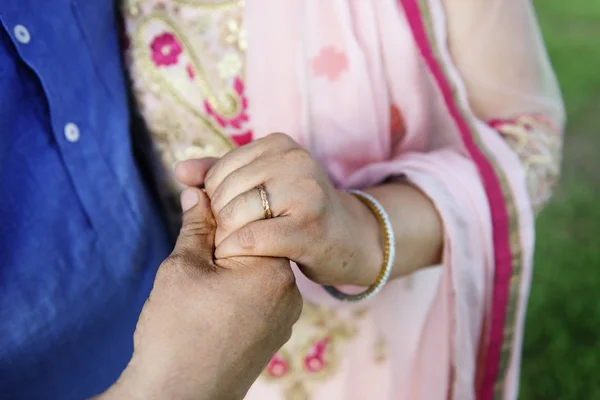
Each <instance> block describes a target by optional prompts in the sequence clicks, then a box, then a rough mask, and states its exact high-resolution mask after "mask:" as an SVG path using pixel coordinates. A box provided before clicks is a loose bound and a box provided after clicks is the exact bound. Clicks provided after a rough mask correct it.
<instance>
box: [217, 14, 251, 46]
mask: <svg viewBox="0 0 600 400" xmlns="http://www.w3.org/2000/svg"><path fill="white" fill-rule="evenodd" d="M223 39H224V41H225V43H227V44H229V45H235V46H237V47H238V48H239V49H240V50H241V51H245V50H246V47H247V42H246V31H245V30H244V28H243V26H242V22H241V21H240V19H239V18H234V19H230V20H229V21H227V24H225V29H224V34H223Z"/></svg>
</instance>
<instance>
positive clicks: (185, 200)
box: [181, 188, 199, 212]
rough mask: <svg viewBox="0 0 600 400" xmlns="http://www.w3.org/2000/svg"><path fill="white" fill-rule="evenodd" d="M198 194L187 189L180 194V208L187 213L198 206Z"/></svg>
mask: <svg viewBox="0 0 600 400" xmlns="http://www.w3.org/2000/svg"><path fill="white" fill-rule="evenodd" d="M198 200H199V198H198V193H197V192H196V190H194V189H191V188H188V189H185V190H184V191H183V192H181V208H182V209H183V211H184V212H185V211H187V210H189V209H190V208H192V207H194V206H195V205H196V204H198Z"/></svg>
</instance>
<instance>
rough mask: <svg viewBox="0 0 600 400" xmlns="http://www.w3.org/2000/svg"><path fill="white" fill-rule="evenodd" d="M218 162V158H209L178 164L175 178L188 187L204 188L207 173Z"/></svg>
mask: <svg viewBox="0 0 600 400" xmlns="http://www.w3.org/2000/svg"><path fill="white" fill-rule="evenodd" d="M217 161H219V159H218V158H213V157H208V158H200V159H194V160H187V161H182V162H180V163H177V165H176V166H175V178H176V179H177V180H178V181H179V182H180V183H182V184H184V185H186V186H203V185H204V178H205V177H206V173H207V172H208V170H210V168H211V167H212V166H213V165H215V163H216V162H217Z"/></svg>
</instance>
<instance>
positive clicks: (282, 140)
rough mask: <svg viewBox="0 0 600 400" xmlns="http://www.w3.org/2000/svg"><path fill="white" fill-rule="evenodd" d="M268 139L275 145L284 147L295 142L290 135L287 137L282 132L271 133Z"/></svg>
mask: <svg viewBox="0 0 600 400" xmlns="http://www.w3.org/2000/svg"><path fill="white" fill-rule="evenodd" d="M267 139H268V140H269V141H271V142H273V143H277V144H282V145H285V144H288V143H290V142H293V140H292V138H291V137H289V136H288V135H286V134H285V133H282V132H274V133H271V134H270V135H269V136H267Z"/></svg>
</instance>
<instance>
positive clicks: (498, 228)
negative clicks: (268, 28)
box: [399, 0, 513, 400]
mask: <svg viewBox="0 0 600 400" xmlns="http://www.w3.org/2000/svg"><path fill="white" fill-rule="evenodd" d="M418 1H419V0H399V3H400V4H401V6H402V7H403V8H404V10H405V12H406V16H407V19H408V22H409V24H410V26H411V29H412V32H413V35H414V38H415V40H416V42H417V45H418V46H419V49H420V51H421V54H422V56H423V58H424V60H425V62H426V63H427V65H428V67H429V70H430V71H431V73H432V75H433V77H434V78H435V81H436V83H437V84H438V86H439V88H440V90H441V93H442V95H443V97H444V101H445V103H446V107H447V108H448V111H449V112H450V115H451V116H452V118H453V119H454V121H455V123H456V125H457V127H458V129H459V131H460V134H461V137H462V140H463V143H464V145H465V147H466V149H467V151H468V152H469V154H470V156H471V159H472V160H473V162H475V164H476V166H477V168H478V170H479V174H480V175H481V179H482V180H483V185H484V188H485V192H486V195H487V199H488V202H489V205H490V211H491V215H492V224H493V225H492V235H493V240H494V262H495V268H494V289H493V294H492V310H491V320H490V321H489V322H490V329H489V334H490V337H489V341H488V346H487V352H486V354H487V355H486V358H485V360H486V363H485V365H484V368H485V371H484V374H483V381H482V383H481V387H479V388H478V389H477V390H478V396H477V398H478V399H480V400H489V399H493V396H494V384H495V382H496V379H497V376H498V370H499V367H500V357H501V350H502V344H503V340H504V325H505V322H506V311H507V306H508V297H509V289H510V277H511V274H512V269H513V266H512V251H511V248H510V229H509V223H508V211H507V206H506V203H505V200H504V193H503V191H502V186H501V184H500V179H499V177H498V175H496V172H495V171H494V168H493V166H492V163H491V162H490V160H488V159H487V157H486V156H485V155H484V154H483V152H482V150H481V149H480V148H479V147H478V146H477V144H476V143H475V140H474V137H473V134H474V133H473V132H472V131H471V129H470V127H469V124H468V123H467V121H466V120H465V118H464V117H463V115H462V114H461V112H460V110H459V108H458V105H457V104H456V102H455V101H454V96H453V91H452V87H451V85H450V82H449V81H448V80H447V79H446V76H445V75H444V71H443V70H442V68H441V66H440V64H439V62H438V60H437V59H436V57H435V54H434V52H433V49H432V47H431V43H430V41H429V37H428V35H427V31H426V30H425V25H424V22H423V18H422V16H421V10H420V8H419V4H418Z"/></svg>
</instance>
